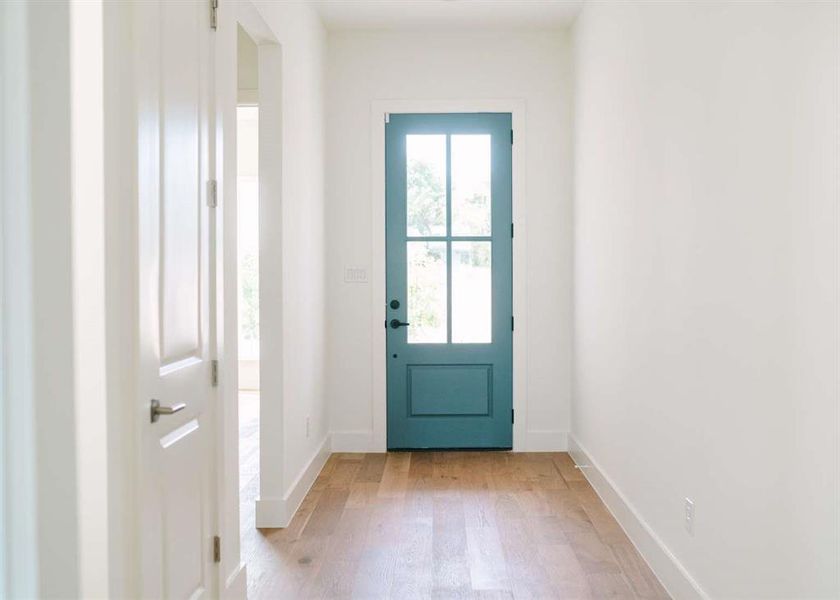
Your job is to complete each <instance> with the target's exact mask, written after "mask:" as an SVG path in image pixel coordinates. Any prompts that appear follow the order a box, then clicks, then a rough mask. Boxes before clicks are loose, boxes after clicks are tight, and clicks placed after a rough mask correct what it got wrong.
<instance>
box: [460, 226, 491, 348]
mask: <svg viewBox="0 0 840 600" xmlns="http://www.w3.org/2000/svg"><path fill="white" fill-rule="evenodd" d="M490 261H491V243H490V242H452V341H453V342H454V343H456V344H459V343H460V344H489V343H490V342H492V341H493V327H492V323H493V318H492V316H493V302H492V298H493V293H492V290H493V286H492V277H491V271H490Z"/></svg>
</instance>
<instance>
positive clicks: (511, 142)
mask: <svg viewBox="0 0 840 600" xmlns="http://www.w3.org/2000/svg"><path fill="white" fill-rule="evenodd" d="M510 145H511V146H513V129H511V130H510Z"/></svg>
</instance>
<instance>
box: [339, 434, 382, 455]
mask: <svg viewBox="0 0 840 600" xmlns="http://www.w3.org/2000/svg"><path fill="white" fill-rule="evenodd" d="M332 451H333V452H385V448H380V447H379V446H378V445H377V444H376V443H375V442H374V441H373V432H372V431H333V432H332Z"/></svg>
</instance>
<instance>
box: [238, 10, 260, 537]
mask: <svg viewBox="0 0 840 600" xmlns="http://www.w3.org/2000/svg"><path fill="white" fill-rule="evenodd" d="M237 29H238V31H237V79H238V86H237V87H238V89H237V107H236V197H237V214H236V220H237V301H238V315H237V316H238V324H239V325H238V329H239V331H238V356H237V367H238V371H239V497H240V532H241V535H242V536H243V537H244V536H246V535H248V533H249V532H251V531H252V530H253V528H254V501H255V499H256V498H257V496H258V494H259V485H260V468H259V467H260V307H259V298H260V295H259V285H260V281H259V260H260V258H259V257H260V253H259V249H260V242H259V213H260V211H259V206H260V202H259V197H260V195H259V103H258V97H259V94H258V77H259V76H258V71H259V69H258V63H257V61H258V50H257V45H256V44H255V43H254V41H253V40H252V39H251V37H250V36H249V35H248V33H247V32H246V31H245V30H244V29H243V28H242V27H241V26H237ZM244 547H246V545H245V544H243V548H244Z"/></svg>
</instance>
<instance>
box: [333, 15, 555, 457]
mask: <svg viewBox="0 0 840 600" xmlns="http://www.w3.org/2000/svg"><path fill="white" fill-rule="evenodd" d="M569 68H570V62H569V47H568V38H567V35H566V34H565V33H563V32H483V33H476V32H469V33H452V32H450V33H420V32H388V33H384V32H382V33H380V32H333V33H331V34H330V38H329V58H328V81H329V94H328V104H327V136H328V137H327V139H328V142H327V149H328V165H329V170H328V180H327V197H328V211H327V249H328V254H327V290H328V311H327V318H328V335H327V338H328V340H329V362H328V395H329V398H330V409H331V425H332V429H333V432H334V435H333V443H334V447H335V448H336V449H353V450H383V449H384V447H380V446H379V444H378V442H377V440H375V439H372V437H371V436H372V435H373V432H372V427H373V422H374V421H375V420H376V417H375V415H374V414H373V411H375V410H381V409H382V408H381V407H379V406H376V405H375V403H374V396H375V395H376V391H375V390H374V389H373V385H376V384H374V383H373V381H372V378H371V373H372V372H373V371H374V366H373V365H374V362H373V361H383V362H384V360H385V356H384V351H383V352H382V353H377V352H375V351H374V350H372V348H375V347H376V346H375V344H374V332H375V331H378V329H375V328H381V327H382V322H381V321H380V320H379V319H378V316H377V315H374V314H373V311H372V299H371V294H372V293H374V292H373V286H371V285H365V284H345V283H344V282H343V272H344V267H345V266H361V267H364V268H366V269H367V270H368V273H372V272H373V271H374V270H376V269H383V268H384V267H383V264H384V259H383V258H382V257H381V256H379V257H377V256H374V255H373V250H372V245H371V238H372V236H374V234H379V233H381V232H374V231H373V230H372V227H373V224H372V214H373V211H372V205H371V203H372V202H373V201H376V198H375V197H374V190H373V187H372V172H373V165H372V164H371V148H372V140H371V106H372V103H373V102H374V101H379V100H386V99H387V100H393V99H402V100H415V101H416V100H423V99H426V100H430V101H436V100H438V101H439V100H516V101H520V102H523V103H524V105H525V107H526V109H525V113H526V114H525V115H524V120H525V122H526V128H525V129H526V130H525V131H521V132H519V136H518V137H517V140H522V141H521V143H523V144H525V148H524V151H523V155H524V157H525V165H524V167H523V168H522V170H521V171H520V172H522V173H524V178H525V181H524V182H519V184H520V185H521V189H522V190H523V191H524V194H523V195H524V198H523V197H515V198H514V205H515V206H516V204H517V202H520V203H523V204H524V206H525V207H526V209H525V213H524V218H523V219H521V220H520V221H518V222H517V237H519V236H523V237H522V238H521V239H524V244H525V245H526V247H527V252H526V256H527V264H526V265H525V266H526V270H527V273H526V274H525V276H524V279H525V281H526V282H527V283H526V286H525V287H526V288H527V289H526V290H525V296H526V297H527V301H526V306H525V307H521V306H520V307H515V311H527V314H528V317H529V319H528V324H527V325H526V326H525V327H527V330H524V329H520V327H519V326H518V325H519V324H520V320H519V318H517V333H515V334H514V335H515V336H516V335H520V336H521V335H526V336H527V346H526V348H525V351H524V352H525V354H526V356H525V357H519V358H524V360H523V364H524V366H525V368H523V369H521V370H519V371H517V370H515V371H514V378H515V379H516V378H517V377H524V378H526V385H525V386H524V389H525V390H526V392H527V406H526V407H525V409H526V410H525V411H524V412H525V413H526V414H522V411H521V409H518V410H517V422H519V421H520V419H526V421H527V422H526V425H525V430H526V431H527V433H526V437H529V439H526V440H523V439H517V438H516V436H515V438H514V444H515V446H516V447H517V448H519V449H525V448H526V447H530V448H531V449H537V447H539V449H549V448H554V449H559V448H563V447H565V443H566V438H565V434H566V432H567V431H568V430H569V395H570V389H571V388H570V385H571V384H570V344H571V341H570V304H571V297H570V294H571V291H570V288H571V163H570V140H571V131H570V130H571V121H570V100H571V98H570V90H569V80H570V75H569ZM515 151H516V150H515ZM515 212H516V209H515ZM514 261H516V257H514ZM380 300H381V302H382V303H384V301H385V299H384V298H381V299H380ZM519 316H523V317H524V316H525V315H524V314H521V312H520V315H519ZM522 322H523V323H524V322H525V319H524V318H523V319H522ZM514 362H515V364H516V363H517V358H516V357H515V359H514ZM365 440H372V441H365ZM345 446H346V447H345Z"/></svg>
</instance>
